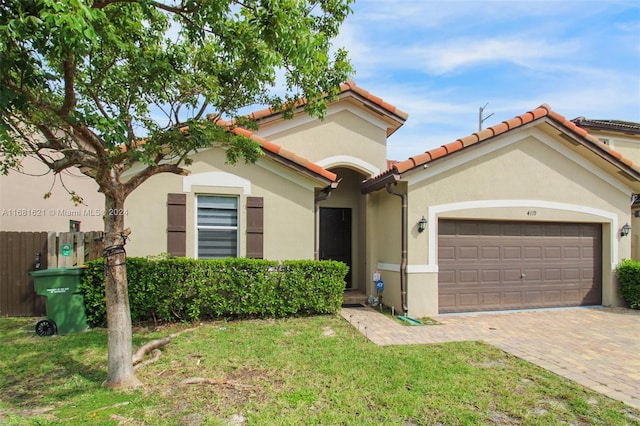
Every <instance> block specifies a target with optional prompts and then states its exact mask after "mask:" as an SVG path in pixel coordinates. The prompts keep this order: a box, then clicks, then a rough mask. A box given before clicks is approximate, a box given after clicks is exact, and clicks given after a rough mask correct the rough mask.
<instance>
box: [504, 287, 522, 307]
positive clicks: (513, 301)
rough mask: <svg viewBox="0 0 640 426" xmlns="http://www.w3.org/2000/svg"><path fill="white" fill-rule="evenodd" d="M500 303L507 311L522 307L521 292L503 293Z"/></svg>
mask: <svg viewBox="0 0 640 426" xmlns="http://www.w3.org/2000/svg"><path fill="white" fill-rule="evenodd" d="M502 303H503V304H504V305H505V307H506V308H507V309H509V308H513V307H518V306H520V305H522V292H520V291H503V292H502Z"/></svg>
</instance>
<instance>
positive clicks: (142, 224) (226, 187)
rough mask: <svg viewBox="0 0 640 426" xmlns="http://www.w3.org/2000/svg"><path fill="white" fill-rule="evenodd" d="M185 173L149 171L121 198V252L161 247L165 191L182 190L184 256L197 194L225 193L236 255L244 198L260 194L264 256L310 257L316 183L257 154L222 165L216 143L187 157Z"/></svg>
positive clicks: (191, 253)
mask: <svg viewBox="0 0 640 426" xmlns="http://www.w3.org/2000/svg"><path fill="white" fill-rule="evenodd" d="M193 160H194V161H193V164H192V165H191V166H189V170H190V171H191V174H190V175H189V176H177V175H169V174H164V175H158V176H154V177H152V178H151V179H149V180H148V181H147V182H145V183H144V184H143V185H142V186H140V187H139V188H138V189H137V190H136V191H134V192H133V193H132V194H131V195H130V196H129V198H128V200H127V202H126V207H127V209H128V211H129V212H130V213H129V216H128V217H127V218H126V226H128V227H130V228H131V230H132V235H131V240H130V242H129V244H128V245H127V252H128V253H129V254H130V255H133V256H148V255H157V254H159V253H163V252H166V251H167V194H168V193H186V194H187V227H186V229H187V234H186V237H187V256H188V257H197V247H196V245H197V244H196V197H197V195H231V196H236V197H238V199H239V209H238V211H239V250H238V251H239V253H238V254H239V256H245V255H246V225H247V224H246V215H245V214H244V213H243V212H245V211H246V200H247V197H249V196H253V197H263V198H264V200H265V201H264V203H265V208H264V228H265V231H264V232H265V235H264V257H265V258H267V259H275V260H284V259H312V258H313V256H314V216H313V209H314V190H315V189H316V186H319V183H318V182H314V181H313V180H312V179H309V178H306V177H305V176H301V175H300V174H297V173H296V172H295V171H293V170H291V169H289V168H287V167H285V166H283V165H280V164H277V163H275V162H273V161H272V160H270V159H269V158H266V157H263V158H261V159H260V160H258V162H257V163H256V164H250V165H247V164H244V163H241V164H237V165H235V166H232V165H228V164H225V155H224V152H223V151H222V150H221V149H219V148H212V149H209V150H205V151H203V152H200V153H198V154H196V155H194V156H193Z"/></svg>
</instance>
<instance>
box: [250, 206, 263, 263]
mask: <svg viewBox="0 0 640 426" xmlns="http://www.w3.org/2000/svg"><path fill="white" fill-rule="evenodd" d="M263 236H264V199H263V198H262V197H247V257H250V258H254V259H263V258H264V249H263V246H264V243H263Z"/></svg>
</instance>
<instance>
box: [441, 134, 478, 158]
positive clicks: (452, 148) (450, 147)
mask: <svg viewBox="0 0 640 426" xmlns="http://www.w3.org/2000/svg"><path fill="white" fill-rule="evenodd" d="M474 137H475V136H474ZM476 141H477V139H476ZM473 143H475V142H473ZM442 147H443V148H444V149H445V150H446V151H447V154H448V153H450V152H456V151H458V150H460V149H462V148H464V144H463V143H462V140H460V139H458V140H457V141H454V142H451V143H448V144H446V145H443V146H442Z"/></svg>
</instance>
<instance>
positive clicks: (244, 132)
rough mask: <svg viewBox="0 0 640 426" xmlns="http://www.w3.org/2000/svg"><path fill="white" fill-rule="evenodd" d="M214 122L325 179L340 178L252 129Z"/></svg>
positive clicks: (218, 121)
mask: <svg viewBox="0 0 640 426" xmlns="http://www.w3.org/2000/svg"><path fill="white" fill-rule="evenodd" d="M214 122H215V123H216V124H217V125H219V126H221V127H224V128H226V129H227V130H228V131H230V132H232V133H233V134H236V135H238V136H243V137H245V138H248V139H251V140H252V141H254V142H256V143H257V144H258V145H260V147H261V148H262V149H263V150H266V151H269V152H271V153H273V154H275V155H278V156H280V157H282V158H285V159H287V160H289V161H292V162H294V163H295V164H297V165H298V166H300V167H302V168H305V169H307V170H309V171H311V172H313V173H315V174H317V175H320V176H322V177H323V178H325V179H328V180H330V181H332V182H335V181H336V179H337V178H338V176H337V175H336V174H335V173H332V172H330V171H328V170H326V169H324V168H322V167H320V166H319V165H317V164H315V163H313V162H311V161H309V160H307V159H306V158H304V157H301V156H299V155H296V154H295V153H294V152H291V151H288V150H286V149H284V148H282V147H281V146H280V145H278V144H275V143H273V142H271V141H268V140H267V139H265V138H263V137H262V136H258V135H256V134H255V133H253V132H252V131H250V130H248V129H245V128H243V127H237V126H235V125H234V124H233V123H231V122H228V121H224V120H222V119H215V120H214Z"/></svg>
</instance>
